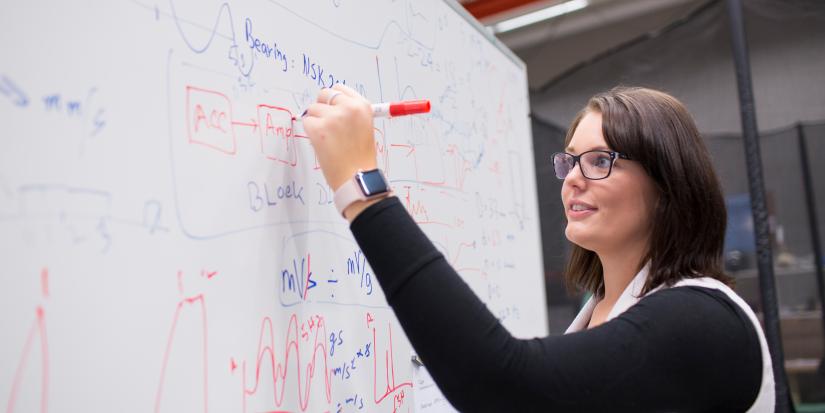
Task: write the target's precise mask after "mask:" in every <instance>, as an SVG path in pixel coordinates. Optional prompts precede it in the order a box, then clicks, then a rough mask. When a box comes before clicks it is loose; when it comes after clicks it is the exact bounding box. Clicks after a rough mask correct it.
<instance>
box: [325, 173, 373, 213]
mask: <svg viewBox="0 0 825 413" xmlns="http://www.w3.org/2000/svg"><path fill="white" fill-rule="evenodd" d="M332 197H333V200H334V201H335V208H336V209H337V210H338V213H339V214H341V216H344V210H345V209H347V207H348V206H350V205H351V204H352V203H353V202H357V201H366V200H367V197H366V195H364V192H363V191H361V186H360V185H358V182H356V181H355V178H352V179H348V180H347V181H346V182H344V184H343V185H341V186H340V187H339V188H338V189H336V190H335V193H334V194H333V196H332Z"/></svg>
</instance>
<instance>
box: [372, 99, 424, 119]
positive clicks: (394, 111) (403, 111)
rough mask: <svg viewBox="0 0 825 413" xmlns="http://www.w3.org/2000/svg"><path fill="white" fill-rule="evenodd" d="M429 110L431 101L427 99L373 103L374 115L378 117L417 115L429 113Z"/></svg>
mask: <svg viewBox="0 0 825 413" xmlns="http://www.w3.org/2000/svg"><path fill="white" fill-rule="evenodd" d="M429 111H430V101H429V100H426V99H422V100H407V101H403V102H385V103H373V104H372V115H373V117H376V118H389V117H395V116H405V115H415V114H418V113H428V112H429Z"/></svg>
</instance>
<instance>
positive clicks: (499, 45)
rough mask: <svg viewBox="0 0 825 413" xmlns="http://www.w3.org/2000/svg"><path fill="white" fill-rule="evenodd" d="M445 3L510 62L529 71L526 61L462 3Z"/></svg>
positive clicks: (448, 1) (450, 0)
mask: <svg viewBox="0 0 825 413" xmlns="http://www.w3.org/2000/svg"><path fill="white" fill-rule="evenodd" d="M444 3H445V4H447V5H448V6H450V8H452V9H453V10H455V12H456V13H458V15H459V16H461V17H463V18H464V20H466V21H467V23H470V25H471V26H473V27H475V29H476V30H478V32H479V33H481V35H482V36H484V38H485V39H487V40H489V41H490V43H492V44H493V46H495V47H496V48H497V49H498V50H501V52H502V53H504V55H505V56H507V57H508V58H509V59H510V60H512V61H513V63H515V64H516V65H517V66H518V67H519V69H521V70H523V71H525V72H526V71H527V65H526V64H525V63H524V61H523V60H521V59H520V58H519V57H518V56H516V54H515V53H513V51H512V50H510V48H509V47H507V46H506V45H504V43H502V42H501V40H499V39H498V38H497V37H496V36H495V35H494V34H492V33H491V32H490V30H488V29H487V28H486V27H484V25H483V24H481V22H479V21H478V19H476V18H475V17H473V15H472V14H470V12H468V11H467V9H465V8H464V6H462V5H461V3H459V2H458V0H444Z"/></svg>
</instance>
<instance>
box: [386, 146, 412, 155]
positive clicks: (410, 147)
mask: <svg viewBox="0 0 825 413" xmlns="http://www.w3.org/2000/svg"><path fill="white" fill-rule="evenodd" d="M390 146H391V147H398V148H407V149H409V150H410V151H409V152H407V156H408V157H409V156H410V155H412V154H413V152H415V146H413V145H403V144H400V143H392V144H390Z"/></svg>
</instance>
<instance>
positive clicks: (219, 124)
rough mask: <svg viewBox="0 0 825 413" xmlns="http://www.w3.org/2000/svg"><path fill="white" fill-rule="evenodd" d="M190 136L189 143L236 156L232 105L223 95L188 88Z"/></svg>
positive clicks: (187, 116)
mask: <svg viewBox="0 0 825 413" xmlns="http://www.w3.org/2000/svg"><path fill="white" fill-rule="evenodd" d="M186 132H187V135H188V137H189V143H194V144H198V145H204V146H206V147H208V148H212V149H215V150H217V151H220V152H223V153H226V154H229V155H234V154H235V152H236V151H237V144H236V142H235V131H234V128H233V124H232V103H231V102H230V101H229V98H227V97H226V95H224V94H223V93H220V92H215V91H212V90H207V89H201V88H198V87H194V86H186Z"/></svg>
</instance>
